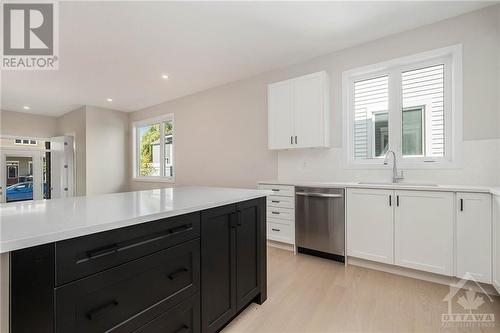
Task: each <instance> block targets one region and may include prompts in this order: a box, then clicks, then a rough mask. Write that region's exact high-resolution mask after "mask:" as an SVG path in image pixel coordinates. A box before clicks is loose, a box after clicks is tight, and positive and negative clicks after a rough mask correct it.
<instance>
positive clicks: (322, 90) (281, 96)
mask: <svg viewBox="0 0 500 333" xmlns="http://www.w3.org/2000/svg"><path fill="white" fill-rule="evenodd" d="M268 113H269V115H268V117H269V131H268V135H269V149H291V148H314V147H328V146H329V144H330V138H329V129H330V117H329V114H330V108H329V84H328V75H327V74H326V72H324V71H323V72H318V73H313V74H309V75H305V76H301V77H298V78H294V79H290V80H286V81H282V82H277V83H273V84H270V85H269V86H268Z"/></svg>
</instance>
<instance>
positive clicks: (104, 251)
mask: <svg viewBox="0 0 500 333" xmlns="http://www.w3.org/2000/svg"><path fill="white" fill-rule="evenodd" d="M119 248H120V247H119V246H118V244H113V245H110V246H106V247H101V248H99V249H96V250H91V251H89V252H87V257H88V259H89V260H92V259H96V258H99V257H103V256H107V255H110V254H113V253H115V252H117V251H118V250H119Z"/></svg>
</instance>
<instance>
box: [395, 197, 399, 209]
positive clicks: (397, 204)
mask: <svg viewBox="0 0 500 333" xmlns="http://www.w3.org/2000/svg"><path fill="white" fill-rule="evenodd" d="M396 206H398V207H399V195H396Z"/></svg>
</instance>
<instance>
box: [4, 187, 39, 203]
mask: <svg viewBox="0 0 500 333" xmlns="http://www.w3.org/2000/svg"><path fill="white" fill-rule="evenodd" d="M5 192H6V201H7V202H12V201H22V200H33V182H22V183H17V184H14V185H11V186H9V187H7V188H6V191H5ZM43 193H44V197H46V194H47V184H43Z"/></svg>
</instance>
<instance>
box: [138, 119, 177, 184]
mask: <svg viewBox="0 0 500 333" xmlns="http://www.w3.org/2000/svg"><path fill="white" fill-rule="evenodd" d="M134 136H135V142H136V147H135V153H134V156H135V159H134V160H135V167H134V170H135V172H134V178H136V179H139V180H140V179H142V180H161V181H173V179H174V121H173V115H168V116H165V117H161V118H155V119H150V120H146V121H141V122H137V123H135V124H134Z"/></svg>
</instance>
